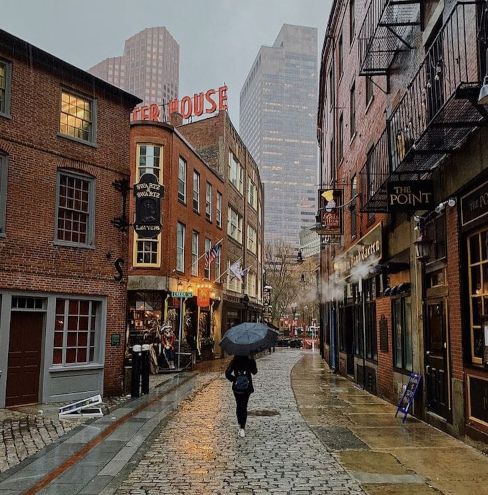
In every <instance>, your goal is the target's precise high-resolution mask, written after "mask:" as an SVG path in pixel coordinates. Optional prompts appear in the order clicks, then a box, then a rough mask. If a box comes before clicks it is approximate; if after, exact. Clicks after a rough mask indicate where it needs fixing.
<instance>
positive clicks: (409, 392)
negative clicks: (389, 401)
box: [395, 373, 422, 423]
mask: <svg viewBox="0 0 488 495" xmlns="http://www.w3.org/2000/svg"><path fill="white" fill-rule="evenodd" d="M421 380H422V375H419V374H418V373H410V379H409V380H408V384H407V385H406V387H405V390H404V392H403V394H402V397H401V398H400V402H399V403H398V406H397V411H396V413H395V418H396V417H397V415H398V413H399V412H401V413H403V421H402V423H405V420H406V419H407V415H408V413H409V412H410V410H411V408H412V403H413V400H414V399H415V394H416V393H417V389H418V388H419V385H420V382H421Z"/></svg>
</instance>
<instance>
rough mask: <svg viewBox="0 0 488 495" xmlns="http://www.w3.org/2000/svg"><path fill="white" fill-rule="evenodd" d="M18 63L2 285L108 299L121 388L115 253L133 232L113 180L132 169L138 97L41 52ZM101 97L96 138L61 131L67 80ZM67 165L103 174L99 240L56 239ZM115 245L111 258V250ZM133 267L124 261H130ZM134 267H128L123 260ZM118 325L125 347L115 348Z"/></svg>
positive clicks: (109, 368) (112, 379) (109, 371)
mask: <svg viewBox="0 0 488 495" xmlns="http://www.w3.org/2000/svg"><path fill="white" fill-rule="evenodd" d="M0 56H1V57H2V58H4V59H6V60H8V61H10V62H11V63H12V94H11V118H4V117H0V149H1V150H2V151H3V152H5V153H7V154H8V158H9V175H8V186H7V215H6V236H5V237H4V238H0V289H16V290H29V291H43V292H51V293H52V292H59V293H63V294H87V295H96V296H105V297H106V298H107V301H108V314H107V329H106V330H107V332H106V344H107V350H106V361H105V362H106V367H105V382H104V383H105V385H104V387H105V393H106V394H109V395H110V394H117V393H120V392H121V391H122V371H123V358H124V342H123V339H124V336H125V320H126V317H125V309H126V277H125V276H124V278H123V280H122V281H121V282H116V281H115V280H114V275H115V274H116V271H115V268H114V265H113V262H114V260H115V259H116V258H122V259H123V260H125V261H126V264H127V235H126V234H124V233H120V232H119V231H118V230H117V229H115V228H114V227H113V226H112V225H111V223H110V222H111V220H112V219H113V218H114V217H116V216H119V215H120V214H121V212H122V198H121V195H120V193H118V192H116V191H115V189H114V188H113V187H112V182H113V181H114V180H118V179H122V178H124V177H127V178H128V176H129V153H128V152H129V112H130V110H131V107H132V106H133V105H134V104H135V102H136V101H135V100H134V99H131V100H124V99H121V98H120V97H118V98H115V97H112V96H110V94H109V91H108V90H106V88H105V89H104V88H103V87H101V85H100V84H99V83H95V82H94V80H93V81H92V83H90V81H89V80H88V81H86V82H83V80H82V79H81V78H79V77H77V76H76V74H74V73H71V72H69V71H66V72H65V73H64V75H63V77H62V78H61V77H58V76H54V75H53V74H52V73H51V72H49V71H48V70H46V69H44V68H43V67H42V66H41V65H40V64H38V63H37V62H36V60H35V59H33V60H32V61H31V62H30V65H29V63H28V62H26V61H24V60H22V59H17V58H12V57H11V56H10V53H3V52H2V51H1V49H0ZM62 87H65V88H69V89H72V90H76V91H78V92H81V93H83V94H86V95H87V96H89V97H92V98H94V99H96V104H97V125H96V129H97V141H96V146H89V145H85V144H81V143H77V142H75V141H73V140H71V139H68V138H64V137H61V136H58V131H59V112H60V102H61V88H62ZM59 168H69V169H71V170H75V171H80V172H84V173H88V174H90V175H91V176H93V177H94V178H95V184H96V186H95V188H96V192H95V197H96V211H95V244H94V247H93V248H92V249H91V248H75V247H66V246H60V245H56V244H55V243H54V237H55V208H56V176H57V170H58V169H59ZM108 253H110V259H108ZM124 268H125V267H124ZM124 271H125V272H126V268H125V269H124ZM113 333H119V334H120V335H121V337H122V343H121V345H120V347H110V344H109V342H110V337H111V335H112V334H113Z"/></svg>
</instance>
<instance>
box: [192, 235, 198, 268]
mask: <svg viewBox="0 0 488 495" xmlns="http://www.w3.org/2000/svg"><path fill="white" fill-rule="evenodd" d="M198 238H199V235H198V232H195V231H193V232H192V233H191V274H192V275H193V276H195V277H198Z"/></svg>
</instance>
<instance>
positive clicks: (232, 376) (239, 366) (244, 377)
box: [220, 322, 278, 437]
mask: <svg viewBox="0 0 488 495" xmlns="http://www.w3.org/2000/svg"><path fill="white" fill-rule="evenodd" d="M277 338H278V333H277V332H276V331H274V330H273V329H271V328H269V327H268V326H267V325H265V324H264V323H249V322H247V323H241V324H240V325H237V326H235V327H232V328H231V329H230V330H228V331H227V332H226V334H225V335H224V337H223V338H222V340H221V341H220V347H222V349H223V350H224V351H226V352H227V353H228V354H232V355H234V356H235V357H234V359H232V361H231V363H230V365H229V367H228V368H227V370H226V372H225V376H226V378H227V380H229V381H231V382H232V391H233V392H234V397H235V399H236V414H237V421H238V423H239V436H241V437H244V436H245V435H246V433H245V428H246V420H247V403H248V401H249V396H250V395H251V394H252V393H253V392H254V387H253V385H252V376H251V375H255V374H256V373H257V372H258V369H257V366H256V361H255V360H254V357H250V356H252V354H253V353H254V352H259V351H262V350H264V349H267V348H268V347H269V346H270V345H274V344H275V343H276V340H277Z"/></svg>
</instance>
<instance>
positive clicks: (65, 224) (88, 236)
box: [56, 171, 94, 245]
mask: <svg viewBox="0 0 488 495" xmlns="http://www.w3.org/2000/svg"><path fill="white" fill-rule="evenodd" d="M57 187H58V201H57V228H56V240H58V241H62V242H66V243H70V244H78V245H91V244H93V208H94V198H93V196H94V179H92V178H91V177H87V176H84V175H80V174H75V173H72V172H67V171H62V172H59V173H58V185H57Z"/></svg>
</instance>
